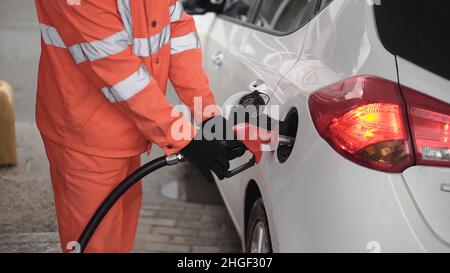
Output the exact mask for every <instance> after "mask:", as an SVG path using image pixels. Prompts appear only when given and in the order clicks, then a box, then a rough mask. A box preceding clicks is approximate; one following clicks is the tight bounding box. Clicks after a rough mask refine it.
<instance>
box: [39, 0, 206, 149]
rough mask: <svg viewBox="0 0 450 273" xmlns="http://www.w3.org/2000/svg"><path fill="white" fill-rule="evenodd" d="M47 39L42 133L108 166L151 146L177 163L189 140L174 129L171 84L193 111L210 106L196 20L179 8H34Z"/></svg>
mask: <svg viewBox="0 0 450 273" xmlns="http://www.w3.org/2000/svg"><path fill="white" fill-rule="evenodd" d="M36 6H37V11H38V16H39V21H40V28H41V32H42V52H41V60H40V64H39V76H38V93H37V106H36V109H37V110H36V112H37V113H36V116H37V120H36V122H37V125H38V128H39V130H40V131H41V134H42V135H44V136H45V137H47V138H49V139H51V140H53V141H55V142H57V143H59V144H61V145H64V146H66V147H70V148H73V149H76V150H78V151H81V152H85V153H89V154H93V155H100V156H106V157H123V156H130V155H135V154H138V153H140V152H143V151H145V150H146V148H147V147H148V145H149V143H155V144H157V145H159V146H160V147H162V148H163V149H164V151H165V153H166V154H172V153H174V152H177V151H179V150H180V148H182V147H184V146H185V145H186V144H187V143H188V142H189V141H190V139H182V140H180V139H179V136H176V137H174V135H172V133H171V130H172V125H174V124H180V123H183V124H185V126H189V127H188V131H189V130H190V131H191V132H192V133H193V132H195V127H194V126H193V125H192V123H191V122H190V121H189V120H187V119H186V118H184V117H183V116H182V115H173V113H172V110H173V106H172V105H171V104H170V103H169V102H168V101H167V99H166V98H165V92H166V87H167V81H168V79H170V81H171V82H172V84H173V86H174V87H175V90H176V92H177V94H178V96H179V97H180V98H181V100H182V101H183V103H184V104H186V105H187V106H188V107H189V108H190V110H191V111H194V103H193V101H194V97H202V101H203V106H204V107H205V106H207V105H213V104H214V98H213V96H212V94H211V91H210V89H209V87H208V80H207V77H206V75H205V73H204V71H203V68H202V56H201V49H200V42H199V38H198V35H197V33H196V28H195V24H194V21H193V19H192V17H191V16H189V15H188V14H186V13H185V12H183V7H182V4H181V2H180V1H177V0H36Z"/></svg>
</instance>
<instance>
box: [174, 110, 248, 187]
mask: <svg viewBox="0 0 450 273" xmlns="http://www.w3.org/2000/svg"><path fill="white" fill-rule="evenodd" d="M227 136H228V138H227ZM233 136H234V135H233V133H232V132H231V127H230V126H229V125H227V123H226V119H224V118H223V117H222V116H216V117H213V118H211V119H209V120H206V121H205V122H203V124H202V127H201V130H199V132H198V134H197V136H196V137H195V138H194V140H192V141H191V142H190V143H189V144H188V145H187V146H186V147H185V148H183V149H182V150H181V154H182V155H183V156H184V157H185V158H186V159H187V160H188V161H190V162H191V163H192V164H193V165H194V166H196V167H197V168H198V169H199V170H200V171H201V172H202V174H203V175H204V176H205V178H206V179H207V180H208V181H209V182H214V178H213V176H212V174H211V171H213V172H214V173H215V174H216V175H217V177H218V178H219V179H220V180H223V179H224V178H225V173H226V171H228V169H229V168H230V161H231V160H233V159H235V158H237V157H240V156H242V155H243V154H244V153H245V151H246V148H245V146H244V145H243V144H242V143H241V142H240V141H238V140H234V139H232V137H233Z"/></svg>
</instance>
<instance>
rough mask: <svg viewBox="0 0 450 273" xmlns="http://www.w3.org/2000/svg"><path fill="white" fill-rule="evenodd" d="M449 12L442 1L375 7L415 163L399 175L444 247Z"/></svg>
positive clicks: (449, 179) (448, 204)
mask: <svg viewBox="0 0 450 273" xmlns="http://www.w3.org/2000/svg"><path fill="white" fill-rule="evenodd" d="M384 2H386V3H384ZM449 10H450V3H449V1H446V0H411V1H383V3H382V5H380V6H376V7H375V16H376V21H377V27H378V31H379V36H380V39H381V41H382V43H383V44H384V46H385V47H386V49H388V50H389V51H390V52H391V53H392V54H394V55H395V56H396V59H397V67H398V75H399V88H400V90H401V92H402V94H403V97H404V101H405V107H406V108H405V109H406V112H407V116H408V125H409V129H410V135H411V141H412V144H413V150H414V154H415V160H414V165H413V166H411V167H409V168H407V169H406V170H405V171H404V172H403V179H404V180H405V182H406V185H407V188H408V191H409V193H410V195H411V198H412V199H413V202H414V205H415V206H416V208H417V210H419V211H420V214H421V216H422V217H423V221H424V222H425V223H426V225H427V226H428V228H429V229H430V230H431V231H432V233H433V234H434V236H435V237H436V238H437V239H438V240H439V241H441V242H442V243H443V244H445V245H447V246H448V245H449V244H450V168H449V167H450V139H449V137H450V128H449V126H450V104H449V103H450V36H449V33H450V20H449V19H448V11H449ZM413 228H414V227H413ZM430 250H432V249H430ZM447 251H448V250H447Z"/></svg>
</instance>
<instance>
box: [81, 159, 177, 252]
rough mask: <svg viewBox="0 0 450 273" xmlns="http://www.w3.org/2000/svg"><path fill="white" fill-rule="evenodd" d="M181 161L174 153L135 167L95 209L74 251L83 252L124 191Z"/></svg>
mask: <svg viewBox="0 0 450 273" xmlns="http://www.w3.org/2000/svg"><path fill="white" fill-rule="evenodd" d="M180 161H182V156H181V155H176V156H174V157H165V156H163V157H160V158H157V159H155V160H153V161H150V162H149V163H147V164H145V165H144V166H142V167H141V168H139V169H137V170H136V171H135V172H133V173H132V174H130V175H129V176H128V177H127V178H125V180H123V181H122V182H121V183H120V184H119V185H118V186H117V187H116V188H115V189H114V190H113V191H112V192H111V193H110V194H109V195H108V197H107V198H106V199H105V200H104V201H103V203H102V204H101V205H100V207H99V208H98V209H97V211H96V212H95V214H94V215H93V216H92V218H91V220H90V221H89V223H88V224H87V226H86V227H85V228H84V230H83V233H82V234H81V236H80V238H79V239H78V245H77V246H75V249H74V252H80V253H83V252H84V250H85V249H86V246H87V244H88V243H89V241H90V240H91V237H92V235H93V234H94V232H95V230H96V229H97V227H98V225H99V224H100V223H101V222H102V220H103V218H104V217H105V215H106V214H107V213H108V211H109V210H110V209H111V208H112V206H113V205H114V204H115V203H116V202H117V200H119V198H120V197H122V195H123V194H124V193H126V192H127V191H128V190H129V189H130V188H131V187H132V186H133V185H134V184H136V183H137V182H139V181H140V180H141V179H142V178H144V177H145V176H147V175H149V174H150V173H152V172H154V171H156V170H158V169H160V168H162V167H165V166H169V165H174V164H176V163H178V162H180Z"/></svg>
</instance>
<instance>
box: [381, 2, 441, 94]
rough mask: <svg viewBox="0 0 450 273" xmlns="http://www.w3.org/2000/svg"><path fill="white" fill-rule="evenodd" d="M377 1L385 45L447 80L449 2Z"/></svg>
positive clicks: (393, 51) (382, 38) (394, 52)
mask: <svg viewBox="0 0 450 273" xmlns="http://www.w3.org/2000/svg"><path fill="white" fill-rule="evenodd" d="M376 2H378V4H379V5H375V6H374V7H375V18H376V22H377V27H378V32H379V35H380V39H381V40H382V42H383V44H384V46H385V47H386V48H387V49H388V50H389V51H390V52H391V53H393V54H395V55H398V56H400V57H402V58H404V59H406V60H408V61H410V62H412V63H414V64H416V65H419V66H421V67H423V68H425V69H427V70H429V71H431V72H433V73H435V74H437V75H440V76H442V77H445V78H447V79H449V80H450V0H381V1H375V3H376ZM449 91H450V90H449Z"/></svg>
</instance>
